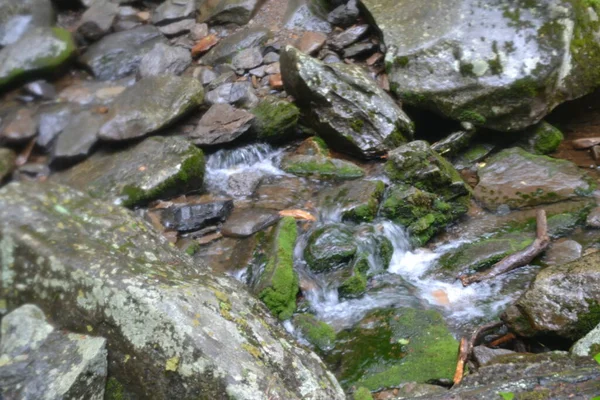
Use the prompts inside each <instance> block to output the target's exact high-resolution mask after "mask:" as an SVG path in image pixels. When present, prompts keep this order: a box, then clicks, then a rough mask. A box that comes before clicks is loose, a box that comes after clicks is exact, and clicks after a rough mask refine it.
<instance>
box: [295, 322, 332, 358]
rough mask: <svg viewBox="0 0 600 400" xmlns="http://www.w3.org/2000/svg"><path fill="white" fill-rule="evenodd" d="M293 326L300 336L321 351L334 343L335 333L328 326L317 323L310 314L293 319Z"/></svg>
mask: <svg viewBox="0 0 600 400" xmlns="http://www.w3.org/2000/svg"><path fill="white" fill-rule="evenodd" d="M294 325H295V326H296V328H297V329H298V330H299V331H300V333H301V334H302V336H304V338H305V339H306V340H307V341H308V342H309V343H310V344H312V345H313V346H315V347H316V348H318V349H319V350H321V351H327V350H329V349H331V348H332V347H333V344H334V342H335V336H336V335H335V331H334V330H333V328H332V327H331V326H329V324H327V323H325V322H323V321H319V320H317V319H316V318H315V316H314V315H311V314H300V315H296V316H295V317H294Z"/></svg>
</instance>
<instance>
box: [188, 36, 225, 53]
mask: <svg viewBox="0 0 600 400" xmlns="http://www.w3.org/2000/svg"><path fill="white" fill-rule="evenodd" d="M217 43H219V38H218V37H217V35H214V34H213V35H208V36H205V37H204V38H202V39H200V40H199V41H198V43H196V44H195V45H194V47H192V57H194V58H197V57H200V56H201V55H202V54H204V53H206V52H207V51H209V50H210V49H212V48H213V47H215V46H216V45H217Z"/></svg>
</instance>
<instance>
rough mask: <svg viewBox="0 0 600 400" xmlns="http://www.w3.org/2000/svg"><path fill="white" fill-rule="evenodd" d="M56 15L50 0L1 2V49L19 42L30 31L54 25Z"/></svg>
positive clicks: (6, 0)
mask: <svg viewBox="0 0 600 400" xmlns="http://www.w3.org/2000/svg"><path fill="white" fill-rule="evenodd" d="M55 21H56V15H55V13H54V9H53V7H52V3H51V2H50V1H49V0H2V1H0V48H2V47H5V46H8V45H10V44H13V43H15V42H17V41H18V40H19V39H21V37H22V36H23V35H25V33H27V32H28V31H30V30H32V29H34V28H38V27H42V28H46V27H47V28H49V27H51V26H53V25H54V23H55Z"/></svg>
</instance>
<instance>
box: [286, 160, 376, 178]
mask: <svg viewBox="0 0 600 400" xmlns="http://www.w3.org/2000/svg"><path fill="white" fill-rule="evenodd" d="M281 169H283V170H284V171H285V172H288V173H290V174H294V175H298V176H307V177H313V178H317V179H339V180H344V179H358V178H362V177H363V176H364V175H365V171H364V170H363V169H362V168H361V167H359V166H358V165H356V164H353V163H351V162H349V161H344V160H340V159H337V158H330V157H325V156H321V155H315V156H305V155H295V156H290V157H286V158H284V159H283V161H282V163H281Z"/></svg>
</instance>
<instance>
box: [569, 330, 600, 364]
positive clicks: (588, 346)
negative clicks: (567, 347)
mask: <svg viewBox="0 0 600 400" xmlns="http://www.w3.org/2000/svg"><path fill="white" fill-rule="evenodd" d="M571 354H574V355H576V356H579V357H594V356H596V355H597V354H600V324H598V326H596V327H595V328H594V329H592V330H591V331H589V332H588V334H587V335H585V336H584V337H582V338H581V339H579V340H578V341H577V342H576V343H575V344H574V345H573V347H571Z"/></svg>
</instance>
